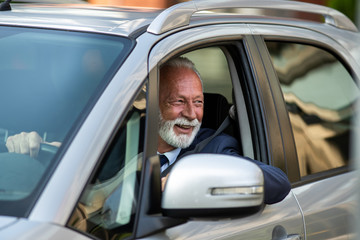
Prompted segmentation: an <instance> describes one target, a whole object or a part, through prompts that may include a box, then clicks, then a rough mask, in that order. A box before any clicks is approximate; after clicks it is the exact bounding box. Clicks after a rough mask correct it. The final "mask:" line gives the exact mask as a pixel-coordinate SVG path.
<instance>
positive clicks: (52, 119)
mask: <svg viewBox="0 0 360 240" xmlns="http://www.w3.org/2000/svg"><path fill="white" fill-rule="evenodd" d="M131 47H132V42H131V41H130V40H129V39H126V38H122V37H116V36H109V35H100V34H89V33H78V32H70V31H56V30H41V29H31V28H16V27H0V111H1V117H0V206H1V207H0V214H1V215H10V216H20V217H22V216H26V214H27V213H28V212H29V210H30V208H31V207H32V205H33V203H34V201H35V199H36V197H37V196H38V194H39V191H40V190H41V188H42V185H43V184H44V182H45V181H46V179H47V178H48V176H49V175H50V174H51V172H52V171H51V170H52V169H53V168H54V166H55V165H56V161H55V153H56V152H57V150H58V149H57V148H56V147H51V146H49V145H46V144H43V145H42V146H41V150H40V152H39V155H38V156H37V157H36V158H31V157H30V156H28V155H23V154H15V153H9V152H8V149H7V147H6V145H5V144H6V140H7V138H8V136H12V135H14V134H18V133H21V132H31V131H36V132H37V133H39V135H40V136H41V137H42V139H43V141H44V142H52V141H58V142H63V145H64V142H66V139H67V138H66V137H67V136H69V135H70V133H73V131H74V129H76V128H75V127H74V126H75V123H76V122H77V121H79V120H81V117H84V116H85V115H86V109H90V107H91V101H90V100H94V99H96V97H97V96H99V94H100V93H101V89H103V88H104V86H106V84H107V83H108V82H109V81H110V79H111V77H112V76H113V75H114V74H115V72H116V70H117V69H118V68H119V66H120V65H121V63H122V62H123V61H124V59H125V58H126V56H127V55H128V53H129V52H130V50H131ZM71 129H72V130H71Z"/></svg>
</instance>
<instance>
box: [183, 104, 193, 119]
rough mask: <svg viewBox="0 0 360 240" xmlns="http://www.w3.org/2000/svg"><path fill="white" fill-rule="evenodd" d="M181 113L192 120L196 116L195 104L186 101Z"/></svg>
mask: <svg viewBox="0 0 360 240" xmlns="http://www.w3.org/2000/svg"><path fill="white" fill-rule="evenodd" d="M182 115H183V116H184V117H185V118H187V119H189V120H194V119H195V118H196V112H195V106H194V104H193V103H186V104H185V107H184V110H183V111H182Z"/></svg>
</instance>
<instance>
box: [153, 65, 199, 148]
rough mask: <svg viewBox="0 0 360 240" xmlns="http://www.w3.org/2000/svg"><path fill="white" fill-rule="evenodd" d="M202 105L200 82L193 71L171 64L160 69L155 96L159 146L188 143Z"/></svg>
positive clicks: (193, 132) (181, 145)
mask: <svg viewBox="0 0 360 240" xmlns="http://www.w3.org/2000/svg"><path fill="white" fill-rule="evenodd" d="M203 105H204V95H203V91H202V85H201V81H200V79H199V77H198V75H197V74H196V73H195V72H194V71H192V70H191V69H188V68H174V67H167V68H165V69H162V70H161V80H160V97H159V107H160V112H161V116H160V117H161V118H160V120H161V121H160V131H159V134H160V136H161V138H160V145H161V144H163V146H166V147H168V148H172V149H173V148H174V147H181V148H186V147H187V146H189V145H190V144H191V142H192V141H193V139H194V137H195V135H196V133H197V131H198V130H199V128H200V125H201V121H202V117H203ZM167 150H171V149H167Z"/></svg>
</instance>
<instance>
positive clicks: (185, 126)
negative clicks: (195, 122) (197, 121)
mask: <svg viewBox="0 0 360 240" xmlns="http://www.w3.org/2000/svg"><path fill="white" fill-rule="evenodd" d="M176 126H177V127H179V128H183V129H190V128H192V127H193V126H190V125H178V124H176Z"/></svg>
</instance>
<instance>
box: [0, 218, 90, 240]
mask: <svg viewBox="0 0 360 240" xmlns="http://www.w3.org/2000/svg"><path fill="white" fill-rule="evenodd" d="M0 238H1V239H9V240H15V239H18V240H20V239H24V240H25V239H39V240H46V239H54V240H60V239H69V240H89V239H91V238H89V237H87V236H85V235H83V234H80V233H78V232H75V231H74V230H71V229H68V228H63V227H62V226H59V225H55V224H51V223H46V222H34V221H29V220H27V219H19V220H18V221H17V222H16V223H15V224H12V225H10V226H8V227H7V228H5V229H3V230H2V231H0Z"/></svg>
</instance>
